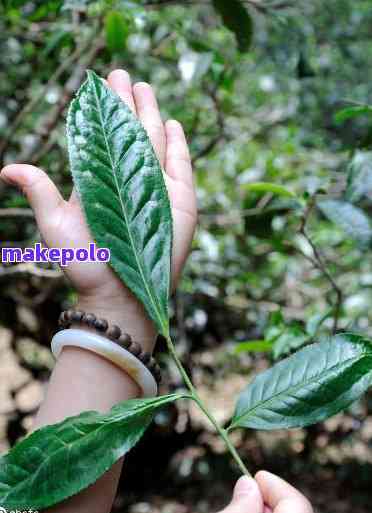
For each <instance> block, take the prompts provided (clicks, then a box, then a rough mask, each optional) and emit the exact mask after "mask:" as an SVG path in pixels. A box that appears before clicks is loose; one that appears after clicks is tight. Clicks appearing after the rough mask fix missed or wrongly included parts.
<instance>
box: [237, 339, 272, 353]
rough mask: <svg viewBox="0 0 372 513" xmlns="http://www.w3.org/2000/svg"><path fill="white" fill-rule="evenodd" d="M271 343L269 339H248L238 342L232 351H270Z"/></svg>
mask: <svg viewBox="0 0 372 513" xmlns="http://www.w3.org/2000/svg"><path fill="white" fill-rule="evenodd" d="M272 347H273V344H272V342H271V341H269V340H249V341H247V342H239V344H236V346H235V347H234V353H236V354H240V353H260V352H262V353H265V352H268V351H271V349H272Z"/></svg>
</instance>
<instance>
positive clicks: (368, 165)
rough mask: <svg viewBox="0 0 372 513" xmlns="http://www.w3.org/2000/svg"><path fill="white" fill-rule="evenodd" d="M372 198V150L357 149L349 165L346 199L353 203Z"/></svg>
mask: <svg viewBox="0 0 372 513" xmlns="http://www.w3.org/2000/svg"><path fill="white" fill-rule="evenodd" d="M363 197H367V198H369V199H372V152H371V151H356V152H355V154H354V157H353V159H352V160H351V162H350V164H349V167H348V176H347V188H346V193H345V199H346V200H347V201H350V202H351V203H355V202H357V201H360V200H361V199H362V198H363Z"/></svg>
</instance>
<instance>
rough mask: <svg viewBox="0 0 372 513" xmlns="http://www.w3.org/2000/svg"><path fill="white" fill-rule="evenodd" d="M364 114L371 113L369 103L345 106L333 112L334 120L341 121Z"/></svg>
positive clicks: (371, 109) (371, 108)
mask: <svg viewBox="0 0 372 513" xmlns="http://www.w3.org/2000/svg"><path fill="white" fill-rule="evenodd" d="M366 114H372V107H370V106H369V105H357V106H355V107H346V108H345V109H342V110H339V111H338V112H337V113H336V114H335V117H334V119H335V122H336V123H343V122H344V121H347V120H348V119H352V118H356V117H359V116H364V115H366Z"/></svg>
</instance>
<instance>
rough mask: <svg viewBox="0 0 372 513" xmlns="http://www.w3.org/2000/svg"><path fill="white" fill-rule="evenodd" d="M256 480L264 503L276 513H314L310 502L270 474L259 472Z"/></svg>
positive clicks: (287, 484)
mask: <svg viewBox="0 0 372 513" xmlns="http://www.w3.org/2000/svg"><path fill="white" fill-rule="evenodd" d="M255 479H256V481H257V483H258V485H259V487H260V490H261V493H262V496H263V498H264V502H265V503H266V504H267V506H268V507H270V508H271V509H272V510H273V511H274V513H313V508H312V507H311V504H310V503H309V501H308V500H307V499H306V497H304V496H303V495H302V493H300V492H299V491H298V490H296V489H295V488H293V486H291V485H290V484H289V483H287V482H286V481H284V480H283V479H281V478H280V477H278V476H275V475H274V474H271V473H270V472H264V471H261V472H258V473H257V474H256V476H255Z"/></svg>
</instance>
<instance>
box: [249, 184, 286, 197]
mask: <svg viewBox="0 0 372 513" xmlns="http://www.w3.org/2000/svg"><path fill="white" fill-rule="evenodd" d="M243 187H244V189H245V190H247V191H250V192H262V193H263V194H265V193H267V192H270V193H271V194H275V195H277V196H284V197H285V198H296V195H295V194H294V193H293V192H292V191H290V190H289V189H287V188H286V187H283V186H282V185H278V184H276V183H269V182H255V183H248V184H245V185H244V186H243Z"/></svg>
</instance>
